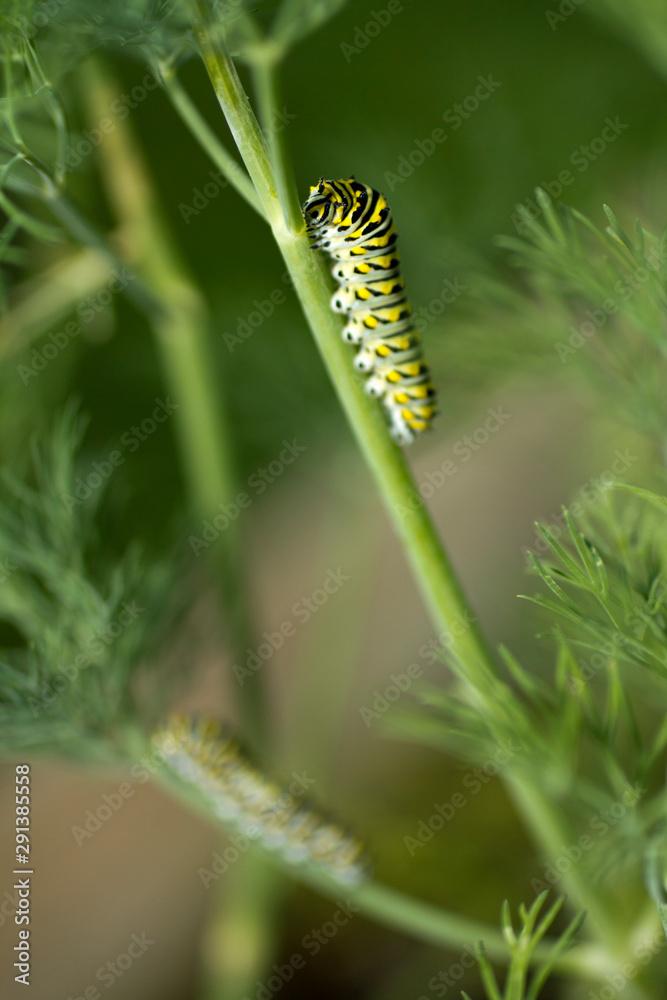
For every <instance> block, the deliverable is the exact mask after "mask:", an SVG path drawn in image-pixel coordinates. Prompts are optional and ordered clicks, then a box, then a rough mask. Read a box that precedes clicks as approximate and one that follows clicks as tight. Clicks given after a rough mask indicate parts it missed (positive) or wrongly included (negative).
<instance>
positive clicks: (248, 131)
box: [195, 2, 622, 949]
mask: <svg viewBox="0 0 667 1000" xmlns="http://www.w3.org/2000/svg"><path fill="white" fill-rule="evenodd" d="M197 10H198V16H197V20H196V24H195V34H196V37H197V40H198V42H199V44H200V46H201V49H202V53H203V56H204V61H205V64H206V67H207V70H208V72H209V76H210V78H211V82H212V84H213V87H214V89H215V92H216V94H217V97H218V101H219V103H220V106H221V108H222V110H223V113H224V115H225V117H226V119H227V122H228V124H229V126H230V129H231V131H232V134H233V135H234V138H235V140H236V142H237V145H238V148H239V151H240V153H241V156H242V157H243V159H244V161H245V163H246V166H247V168H248V172H249V173H250V176H251V177H252V179H253V182H254V183H255V185H256V187H257V188H258V193H259V195H260V198H261V199H262V203H263V204H264V205H265V206H266V208H267V215H268V218H269V221H270V223H271V227H272V231H273V235H274V238H275V239H276V242H277V243H278V246H279V247H280V250H281V252H282V255H283V257H284V260H285V262H286V264H287V267H288V269H289V272H290V276H291V278H292V281H293V285H294V288H295V290H296V293H297V295H298V297H299V300H300V302H301V305H302V307H303V310H304V313H305V315H306V318H307V320H308V322H309V325H310V327H311V330H312V332H313V336H314V337H315V340H316V342H317V345H318V347H319V349H320V353H321V355H322V357H323V359H324V362H325V365H326V367H327V369H328V371H329V374H330V376H331V379H332V382H333V385H334V388H335V390H336V392H337V394H338V397H339V399H340V401H341V404H342V406H343V409H344V411H345V413H346V415H347V417H348V420H349V423H350V425H351V427H352V430H353V432H354V434H355V436H356V438H357V441H358V444H359V447H360V449H361V451H362V453H363V454H364V457H365V459H366V461H367V463H368V465H369V467H370V469H371V471H372V473H373V475H374V477H375V480H376V483H377V485H378V488H379V490H380V493H381V495H382V498H383V500H384V504H385V508H386V510H387V512H388V514H389V516H390V518H391V520H392V521H393V524H394V527H395V529H396V532H397V534H398V536H399V538H400V540H401V542H402V544H403V548H404V551H405V554H406V557H407V559H408V562H409V563H410V565H411V567H412V569H413V572H414V575H415V579H416V582H417V585H418V587H419V589H420V590H421V592H422V595H423V598H424V600H425V603H426V605H427V607H428V609H429V611H430V614H431V617H432V619H433V622H434V624H435V626H436V628H437V629H438V631H444V632H445V633H446V634H447V635H448V637H449V644H448V645H449V650H450V653H451V654H453V655H454V656H455V657H456V660H457V661H458V664H459V665H460V667H461V671H462V673H463V674H464V676H465V678H466V681H467V682H468V689H469V691H470V692H471V694H472V695H473V696H474V698H475V700H476V701H477V702H478V704H479V706H480V708H482V709H483V710H484V711H485V714H487V715H488V717H489V718H490V719H493V718H495V717H497V716H498V704H497V700H498V699H497V698H496V694H497V692H498V688H499V687H501V685H500V682H499V680H498V675H497V672H496V667H495V664H494V659H493V655H492V653H491V651H490V649H489V648H488V647H487V645H486V642H485V640H484V638H483V636H482V633H481V631H480V629H479V627H478V624H477V619H476V617H475V615H474V614H472V612H471V609H470V605H469V603H468V601H467V599H466V597H465V595H464V593H463V589H462V587H461V584H460V582H459V580H458V578H457V575H456V573H455V571H454V568H453V566H452V564H451V562H450V561H449V558H448V555H447V553H446V551H445V549H444V547H443V545H442V543H441V541H440V538H439V536H438V534H437V532H436V529H435V527H434V525H433V522H432V520H431V518H430V515H429V513H428V511H427V509H426V506H425V504H424V503H423V501H422V499H421V497H420V495H419V493H418V491H417V488H416V485H415V483H414V480H413V478H412V476H411V475H410V472H409V471H408V468H407V466H406V463H405V459H404V456H403V453H402V452H401V451H400V450H399V449H398V448H397V446H396V445H395V444H394V443H393V442H392V441H391V439H390V437H389V435H388V432H387V428H386V424H385V421H384V419H383V417H382V415H381V412H380V408H379V407H378V406H377V403H376V402H375V401H373V400H371V399H370V398H369V397H368V396H367V395H366V394H365V393H364V391H363V389H362V387H361V385H360V380H359V378H358V377H357V376H356V375H355V373H354V370H353V368H352V365H351V364H350V353H349V348H348V347H347V346H346V345H345V344H344V342H343V341H342V339H341V329H340V323H339V320H338V318H337V317H336V315H335V314H334V313H333V312H332V310H331V307H330V290H329V288H330V282H329V279H328V276H327V272H326V269H325V266H324V264H323V262H322V260H321V259H320V257H319V255H316V254H314V253H313V252H312V251H311V250H310V248H309V245H308V240H307V238H306V236H305V234H303V233H293V232H290V231H288V230H287V228H286V226H285V224H284V221H283V219H282V213H280V212H279V210H278V211H277V210H276V195H275V188H276V183H275V180H274V176H273V172H272V168H271V163H270V162H269V159H268V156H267V151H266V148H265V144H264V139H263V136H262V133H261V130H260V128H259V125H258V123H257V120H256V118H255V116H254V114H253V112H252V109H251V107H250V104H249V102H248V98H247V96H246V95H245V93H244V91H243V88H242V86H241V83H240V80H239V78H238V75H237V74H236V70H235V68H234V66H233V63H232V61H231V59H230V57H229V55H228V53H227V52H226V51H225V49H224V47H223V46H221V45H217V46H216V47H214V46H213V43H212V41H211V36H210V35H209V33H208V31H207V30H206V26H207V14H206V11H205V9H204V8H203V3H202V2H200V3H198V5H197ZM512 782H513V786H514V788H515V789H517V788H520V789H521V794H516V795H515V801H516V802H517V805H518V806H519V808H520V810H521V813H522V816H523V817H524V819H525V821H526V823H527V824H528V825H529V827H530V829H531V830H532V832H533V835H534V837H535V839H536V840H537V842H538V843H540V844H542V845H543V846H545V847H546V848H547V850H548V851H550V852H551V851H552V850H553V848H554V845H555V844H557V843H558V842H559V841H560V839H561V838H562V835H563V830H562V824H561V823H560V822H557V817H555V815H554V812H553V810H552V809H550V808H549V803H548V801H547V798H546V796H545V795H544V794H543V793H542V791H541V790H540V789H539V787H538V786H537V785H536V783H535V781H534V780H533V779H532V778H531V777H530V776H529V775H527V774H525V773H523V774H520V773H519V772H516V773H514V774H513V776H512ZM575 886H576V889H577V897H578V899H579V901H580V903H581V904H582V905H583V906H584V908H585V909H587V910H589V911H590V912H592V913H593V914H594V920H593V921H592V926H593V929H594V930H595V932H596V934H597V935H598V936H600V937H602V938H603V939H604V940H606V941H607V943H608V944H609V945H610V947H611V948H612V949H613V948H615V947H616V946H617V945H618V944H619V942H620V940H621V939H622V935H621V932H620V931H618V930H617V929H616V926H615V923H614V921H613V918H612V919H609V918H607V916H606V912H605V909H604V905H603V903H602V902H601V900H600V899H599V898H598V897H597V895H596V893H595V890H594V888H593V887H592V886H590V885H587V884H586V883H585V880H583V878H582V879H575Z"/></svg>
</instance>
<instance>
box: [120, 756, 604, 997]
mask: <svg viewBox="0 0 667 1000" xmlns="http://www.w3.org/2000/svg"><path fill="white" fill-rule="evenodd" d="M143 738H144V739H145V737H143ZM133 752H134V754H135V757H136V753H137V751H136V749H135V750H134V751H133ZM153 778H154V780H155V781H156V782H157V783H158V784H160V785H161V786H162V787H163V788H164V789H165V790H166V791H168V792H169V793H170V794H171V795H172V796H174V797H175V798H176V799H178V800H179V801H181V802H183V803H184V804H185V805H187V807H188V808H189V809H191V810H193V811H194V812H196V813H198V814H199V815H201V816H202V817H203V818H205V819H206V820H207V821H208V822H209V823H213V824H214V825H216V826H221V825H222V824H221V821H220V820H219V819H218V817H216V816H213V815H212V814H211V810H210V806H209V804H208V802H207V801H206V799H205V797H204V795H203V793H202V792H200V790H199V789H198V788H197V787H196V786H194V785H191V784H189V783H186V782H184V781H183V780H181V779H180V778H177V777H175V776H173V775H172V774H171V773H170V772H169V771H168V770H167V769H166V768H162V769H160V770H158V771H156V772H155V773H154V775H153ZM248 851H249V852H253V853H256V854H258V855H260V856H261V857H262V858H263V859H266V860H267V861H269V862H270V863H271V864H272V866H274V867H275V868H277V869H278V870H279V871H281V872H283V873H288V874H290V875H292V876H293V877H294V878H295V879H296V880H297V881H299V882H302V883H303V884H304V885H307V886H310V887H311V888H312V889H314V890H315V891H317V892H318V893H320V894H321V895H323V896H326V897H327V898H329V899H332V900H334V901H335V902H338V901H339V900H341V899H345V900H347V901H349V902H350V903H351V904H352V905H353V906H354V908H355V909H356V908H358V913H359V914H360V915H361V916H364V917H367V918H368V919H370V920H375V921H377V922H378V923H381V924H384V925H385V926H386V927H390V928H392V930H396V931H398V932H400V933H402V934H406V935H408V936H409V937H414V938H416V939H417V940H419V941H427V942H429V943H430V944H433V945H436V946H438V947H443V948H465V947H471V946H474V945H475V944H476V943H477V942H478V941H484V943H485V946H486V950H487V952H488V954H489V956H490V958H492V959H493V960H494V961H498V962H508V961H509V955H508V950H507V943H506V941H505V939H504V937H503V935H502V933H501V932H500V931H499V930H498V928H497V927H494V926H492V925H490V924H485V923H482V922H481V921H477V920H471V919H468V918H466V917H461V916H460V915H459V914H458V913H452V912H450V911H449V910H445V909H443V908H442V907H438V906H433V905H432V904H431V903H425V902H423V901H422V900H418V899H415V898H414V897H413V896H408V895H406V894H404V893H402V892H400V891H399V890H398V889H393V888H391V886H388V885H384V884H383V883H381V882H376V881H371V882H367V883H366V884H364V885H361V886H358V887H350V886H347V885H346V886H343V885H341V883H339V882H336V881H334V880H333V879H331V878H328V877H327V876H326V875H324V874H322V873H320V872H318V871H316V870H314V869H312V868H310V867H307V866H305V865H297V866H292V865H288V864H287V863H286V862H284V861H282V860H281V859H280V857H279V856H277V855H276V853H275V852H273V851H272V852H267V851H265V850H264V849H263V848H262V847H260V846H258V845H257V844H254V843H251V844H250V846H249V848H248ZM554 944H555V942H554V941H551V940H549V939H546V938H545V939H543V941H542V942H541V943H540V944H539V945H538V946H537V948H536V949H535V951H534V953H533V955H532V956H531V963H533V962H534V963H538V962H542V961H544V960H545V959H547V958H548V957H549V956H550V955H551V954H552V952H553V947H554ZM615 964H616V963H615V961H614V958H613V957H612V956H610V955H609V954H608V953H607V952H606V950H604V949H603V948H601V947H599V946H597V945H588V944H581V945H576V946H575V947H574V948H572V950H571V951H569V952H568V953H567V954H565V955H562V956H559V957H558V958H557V960H556V963H555V965H554V969H555V970H556V971H560V972H563V973H564V974H566V975H572V976H581V977H583V978H585V979H587V980H592V981H598V980H601V979H602V977H603V976H604V975H605V974H607V973H609V972H610V971H613V970H614V967H615Z"/></svg>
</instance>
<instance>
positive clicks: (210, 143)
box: [157, 63, 265, 218]
mask: <svg viewBox="0 0 667 1000" xmlns="http://www.w3.org/2000/svg"><path fill="white" fill-rule="evenodd" d="M157 70H158V74H157V75H158V78H159V79H160V81H161V82H162V85H163V87H164V90H165V92H166V94H167V96H168V97H169V100H170V101H171V103H172V104H173V106H174V108H175V110H176V111H177V112H178V114H179V115H180V117H181V118H182V120H183V121H184V122H185V123H187V126H188V128H189V129H190V131H191V132H192V134H193V135H194V136H196V137H197V140H198V141H199V143H200V145H201V147H202V149H204V150H206V152H207V153H208V155H209V156H210V157H211V159H212V160H213V162H214V163H215V165H216V166H217V167H218V169H219V170H220V172H221V173H222V174H224V176H225V177H226V178H227V180H228V181H229V183H230V184H231V185H232V187H233V188H234V189H235V190H236V191H238V193H239V194H240V195H241V197H242V198H244V199H245V200H246V201H247V203H248V204H249V205H250V207H251V208H253V209H254V210H255V211H256V212H257V214H258V215H260V216H261V217H262V218H265V216H264V210H263V209H262V205H261V202H260V200H259V198H258V196H257V192H256V191H255V188H254V187H253V184H252V181H251V180H250V178H249V177H248V174H247V173H246V171H245V170H244V168H243V167H242V166H240V164H238V163H237V162H236V160H235V159H234V157H233V156H232V155H231V154H230V153H229V152H228V151H227V150H226V149H225V147H224V146H223V144H222V143H221V142H220V139H219V138H218V136H217V135H216V134H215V132H214V131H213V129H212V128H211V126H210V125H209V124H208V122H207V121H206V119H205V118H204V117H203V115H202V114H201V113H200V112H199V110H198V108H197V107H196V105H195V104H193V102H192V100H191V99H190V97H189V95H188V94H187V93H186V91H185V90H184V89H183V87H182V86H181V83H180V81H179V80H178V77H177V76H176V74H175V72H174V70H173V69H172V68H171V67H169V66H166V65H164V64H162V63H161V64H159V65H158V67H157Z"/></svg>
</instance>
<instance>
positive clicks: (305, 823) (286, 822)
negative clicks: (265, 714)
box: [152, 715, 370, 885]
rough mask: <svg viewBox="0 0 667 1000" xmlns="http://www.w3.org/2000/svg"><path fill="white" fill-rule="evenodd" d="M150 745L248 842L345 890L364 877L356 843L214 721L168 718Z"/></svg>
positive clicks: (361, 851)
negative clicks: (315, 870)
mask: <svg viewBox="0 0 667 1000" xmlns="http://www.w3.org/2000/svg"><path fill="white" fill-rule="evenodd" d="M152 743H153V746H154V747H155V749H156V750H157V751H159V752H160V753H161V754H163V755H164V757H165V760H166V763H167V765H168V767H169V768H171V770H172V771H174V773H176V774H177V775H178V776H179V777H180V778H181V779H183V780H184V781H186V782H188V783H190V784H193V785H196V786H197V787H198V788H199V790H200V791H201V792H202V793H203V795H204V797H205V798H206V799H207V800H208V802H209V804H210V805H211V807H212V809H213V811H214V813H215V814H216V815H217V816H218V817H219V819H221V820H223V821H224V822H226V823H231V824H233V825H234V826H236V827H237V829H239V830H240V831H241V832H242V833H244V834H245V835H246V836H247V837H248V838H249V839H251V840H257V841H259V842H260V843H261V844H262V845H263V846H264V847H265V848H267V849H268V850H275V851H278V852H280V853H281V854H282V856H283V857H284V858H285V860H287V861H289V862H291V863H292V864H297V863H300V862H310V863H311V864H314V865H316V866H317V867H319V868H321V869H322V870H323V871H325V872H327V873H328V874H329V875H330V876H331V877H332V878H335V879H337V880H338V881H339V882H344V883H346V884H348V885H350V884H356V883H358V882H361V881H362V880H363V879H364V878H365V877H367V875H368V874H369V871H370V866H369V863H368V860H367V858H366V855H365V852H364V848H363V845H362V844H361V842H360V841H359V840H357V839H356V837H353V836H351V835H350V834H349V833H347V832H346V831H345V830H344V829H343V828H342V827H341V826H339V825H338V824H337V823H333V822H330V821H329V820H327V819H325V818H324V817H323V816H322V815H321V814H320V813H319V812H317V811H316V810H314V809H312V808H310V807H309V806H308V805H306V804H305V803H299V802H297V801H295V796H294V795H292V794H290V793H289V792H287V791H285V790H284V789H283V788H281V787H280V785H278V784H275V783H274V782H273V781H271V780H270V779H268V778H266V777H265V775H263V774H262V772H261V771H259V770H258V769H257V768H256V767H255V766H254V765H253V764H251V763H250V761H249V760H248V759H247V757H246V756H245V754H244V753H243V752H242V750H241V748H240V747H239V745H238V744H237V743H236V741H235V740H233V739H230V738H228V737H226V736H225V735H224V733H223V731H222V727H221V726H220V724H219V723H218V722H215V721H213V720H210V719H194V718H191V717H190V716H181V715H178V716H173V717H172V718H171V719H169V720H168V722H167V723H166V724H165V725H163V726H161V727H160V728H158V729H156V730H155V732H154V733H153V737H152Z"/></svg>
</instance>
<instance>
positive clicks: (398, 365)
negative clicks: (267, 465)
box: [303, 176, 437, 444]
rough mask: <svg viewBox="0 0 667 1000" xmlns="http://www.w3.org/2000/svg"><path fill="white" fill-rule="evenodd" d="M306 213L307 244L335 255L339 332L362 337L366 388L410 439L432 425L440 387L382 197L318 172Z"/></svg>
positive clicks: (402, 440) (402, 439)
mask: <svg viewBox="0 0 667 1000" xmlns="http://www.w3.org/2000/svg"><path fill="white" fill-rule="evenodd" d="M303 213H304V216H305V219H306V224H307V227H308V235H309V236H310V237H311V247H313V248H314V249H323V250H326V251H327V253H328V254H329V255H330V256H331V257H332V258H333V259H334V260H335V261H336V263H335V265H334V267H333V268H332V270H331V273H332V274H333V276H334V278H335V279H336V281H337V282H338V284H339V286H340V287H339V288H338V290H337V291H336V292H335V293H334V295H333V298H332V300H331V305H332V308H333V309H334V311H335V312H341V313H347V324H346V326H345V329H344V330H343V337H344V339H345V340H347V341H348V343H351V344H357V345H359V350H358V351H357V354H356V356H355V359H354V364H355V367H356V368H357V370H358V371H361V372H365V373H368V375H369V376H370V377H369V379H368V381H367V382H366V391H367V392H368V393H369V394H370V395H371V396H376V397H378V398H380V399H382V402H383V403H384V406H385V409H386V411H387V414H388V417H389V423H390V429H391V432H392V435H393V437H394V439H395V440H396V441H397V442H398V443H399V444H410V442H411V441H413V440H414V437H415V435H416V434H419V433H420V432H421V431H425V430H427V429H428V428H430V426H431V423H432V421H433V418H434V416H435V415H436V413H437V410H436V400H437V393H436V388H435V386H434V384H433V382H432V381H431V373H430V370H429V367H428V365H427V364H426V362H425V361H424V358H423V354H422V349H421V344H420V339H421V338H420V336H419V333H418V332H417V331H416V330H415V328H414V325H413V322H412V310H411V308H410V305H409V303H408V300H407V297H406V294H405V287H404V284H403V278H402V277H401V262H400V257H399V255H398V252H397V250H396V240H397V239H398V236H397V233H396V227H395V226H394V222H393V219H392V216H391V212H390V210H389V206H388V205H387V202H386V199H385V197H384V195H381V194H380V193H379V192H378V191H375V190H374V189H373V188H372V187H369V186H368V185H367V184H360V183H359V182H358V181H356V180H355V179H354V177H353V176H352V177H350V178H349V179H348V180H338V181H325V180H324V178H321V179H320V181H319V184H318V185H317V186H316V187H311V189H310V195H309V196H308V198H307V200H306V201H305V202H304V204H303Z"/></svg>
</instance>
